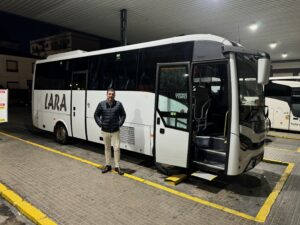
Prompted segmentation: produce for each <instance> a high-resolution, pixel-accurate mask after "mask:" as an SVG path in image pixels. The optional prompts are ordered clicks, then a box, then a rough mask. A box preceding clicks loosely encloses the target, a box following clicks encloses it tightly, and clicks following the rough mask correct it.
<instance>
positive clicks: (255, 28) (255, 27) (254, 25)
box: [249, 23, 258, 31]
mask: <svg viewBox="0 0 300 225" xmlns="http://www.w3.org/2000/svg"><path fill="white" fill-rule="evenodd" d="M257 28H258V24H257V23H253V24H251V25H250V26H249V29H250V30H251V31H256V30H257Z"/></svg>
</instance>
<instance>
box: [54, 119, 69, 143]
mask: <svg viewBox="0 0 300 225" xmlns="http://www.w3.org/2000/svg"><path fill="white" fill-rule="evenodd" d="M54 136H55V141H57V142H58V143H60V144H62V145H65V144H67V142H68V131H67V129H66V127H65V126H64V125H63V124H62V123H58V124H56V126H55V128H54Z"/></svg>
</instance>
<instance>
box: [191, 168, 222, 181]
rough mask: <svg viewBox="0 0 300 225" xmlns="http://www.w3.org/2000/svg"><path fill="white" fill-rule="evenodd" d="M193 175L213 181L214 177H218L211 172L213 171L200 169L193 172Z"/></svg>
mask: <svg viewBox="0 0 300 225" xmlns="http://www.w3.org/2000/svg"><path fill="white" fill-rule="evenodd" d="M191 176H193V177H197V178H201V179H204V180H208V181H212V180H213V179H215V178H217V177H218V175H215V174H211V173H206V172H203V171H200V170H199V171H196V172H194V173H192V174H191Z"/></svg>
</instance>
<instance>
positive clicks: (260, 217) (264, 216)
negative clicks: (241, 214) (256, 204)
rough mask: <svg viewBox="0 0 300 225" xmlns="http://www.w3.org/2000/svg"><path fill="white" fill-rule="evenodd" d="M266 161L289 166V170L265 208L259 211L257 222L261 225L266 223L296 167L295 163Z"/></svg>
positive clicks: (285, 172)
mask: <svg viewBox="0 0 300 225" xmlns="http://www.w3.org/2000/svg"><path fill="white" fill-rule="evenodd" d="M264 161H265V162H268V163H275V164H281V165H287V168H286V169H285V170H284V172H283V174H282V176H281V178H280V180H279V181H278V182H277V184H276V185H275V187H274V189H273V191H272V192H271V194H270V195H269V196H268V198H267V199H266V201H265V203H264V204H263V206H262V207H261V209H260V210H259V212H258V213H257V215H256V217H255V221H257V222H261V223H263V222H265V221H266V219H267V216H268V215H269V213H270V210H271V208H272V205H273V204H274V202H275V200H276V198H277V197H278V195H279V193H280V191H281V190H282V188H283V185H284V184H285V182H286V180H287V179H288V177H289V175H290V174H291V172H292V170H293V168H294V166H295V164H294V163H288V162H281V161H277V160H270V159H264Z"/></svg>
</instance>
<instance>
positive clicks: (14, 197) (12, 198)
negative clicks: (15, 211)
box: [1, 189, 23, 205]
mask: <svg viewBox="0 0 300 225" xmlns="http://www.w3.org/2000/svg"><path fill="white" fill-rule="evenodd" d="M1 196H2V197H3V198H4V199H5V200H6V201H8V202H9V203H10V204H12V205H17V204H18V203H20V202H22V201H23V199H22V198H21V197H20V196H19V195H18V194H16V193H15V192H13V191H12V190H9V189H7V190H5V191H3V192H2V193H1Z"/></svg>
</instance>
